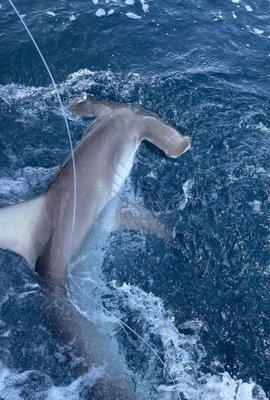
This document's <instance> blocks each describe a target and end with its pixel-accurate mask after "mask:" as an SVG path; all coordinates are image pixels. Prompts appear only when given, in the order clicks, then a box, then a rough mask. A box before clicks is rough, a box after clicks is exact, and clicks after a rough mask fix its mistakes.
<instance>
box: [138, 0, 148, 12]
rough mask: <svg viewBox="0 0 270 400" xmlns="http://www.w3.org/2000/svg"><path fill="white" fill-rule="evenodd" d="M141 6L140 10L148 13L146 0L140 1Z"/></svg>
mask: <svg viewBox="0 0 270 400" xmlns="http://www.w3.org/2000/svg"><path fill="white" fill-rule="evenodd" d="M140 2H141V5H142V10H143V12H145V13H146V12H148V11H149V5H148V4H147V2H146V0H140Z"/></svg>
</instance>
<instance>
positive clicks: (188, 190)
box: [180, 179, 194, 210]
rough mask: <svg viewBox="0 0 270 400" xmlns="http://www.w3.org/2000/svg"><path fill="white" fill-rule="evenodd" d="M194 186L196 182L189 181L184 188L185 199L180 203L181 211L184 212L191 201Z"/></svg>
mask: <svg viewBox="0 0 270 400" xmlns="http://www.w3.org/2000/svg"><path fill="white" fill-rule="evenodd" d="M193 185H194V180H193V179H188V180H187V181H186V182H185V183H184V184H183V186H182V189H183V192H184V199H183V200H182V201H181V203H180V210H183V209H184V208H185V207H186V205H187V203H188V201H189V199H190V198H191V189H192V187H193Z"/></svg>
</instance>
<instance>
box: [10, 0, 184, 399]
mask: <svg viewBox="0 0 270 400" xmlns="http://www.w3.org/2000/svg"><path fill="white" fill-rule="evenodd" d="M8 2H9V4H10V5H11V7H12V8H13V10H14V12H15V13H16V15H17V16H18V18H19V20H20V21H21V23H22V25H23V27H24V28H25V30H26V32H27V34H28V36H29V37H30V39H31V41H32V42H33V44H34V46H35V48H36V50H37V52H38V54H39V56H40V58H41V60H42V62H43V64H44V66H45V68H46V70H47V72H48V75H49V77H50V79H51V82H52V84H53V88H54V90H55V93H56V96H57V99H58V101H59V104H60V109H61V112H62V115H63V118H64V121H65V126H66V130H67V133H68V140H69V147H70V151H71V161H72V170H73V215H72V226H71V235H70V242H69V250H68V266H70V261H71V258H72V241H73V236H74V229H75V218H76V208H77V184H76V175H77V174H76V163H75V157H74V148H73V143H72V138H71V132H70V128H69V124H68V120H67V115H66V111H65V109H64V106H63V103H62V100H61V96H60V94H59V91H58V88H57V85H56V83H55V80H54V77H53V75H52V73H51V70H50V68H49V66H48V64H47V62H46V60H45V58H44V56H43V54H42V52H41V50H40V48H39V46H38V44H37V42H36V40H35V39H34V37H33V35H32V33H31V32H30V30H29V28H28V26H27V25H26V23H25V21H24V19H23V17H22V16H21V14H20V12H19V11H18V9H17V8H16V6H15V4H14V3H13V1H12V0H8ZM68 269H69V268H68ZM69 277H70V279H71V281H72V282H73V284H74V285H75V286H76V287H77V289H78V290H79V291H80V292H81V293H82V294H83V295H84V296H85V297H87V298H88V299H89V300H91V301H92V302H93V303H94V304H96V305H97V306H98V307H100V308H101V309H102V310H103V311H104V312H106V313H108V314H109V315H110V316H112V317H113V318H115V320H116V321H117V322H118V323H119V324H120V325H121V326H122V327H125V328H127V329H128V330H129V331H130V332H132V333H133V334H134V335H135V336H136V337H137V338H138V339H140V340H141V341H142V342H143V343H144V344H145V345H146V346H147V347H148V348H149V349H150V350H151V351H152V353H153V354H154V355H155V356H156V357H157V359H158V360H159V362H160V363H161V365H162V366H163V368H164V370H165V371H166V372H167V373H168V376H169V377H170V378H171V380H172V382H173V383H174V385H175V386H177V384H176V382H175V380H174V379H173V377H172V375H171V373H170V371H169V370H168V368H167V367H166V365H165V363H164V361H163V360H162V358H161V357H160V356H159V354H158V353H157V352H156V350H155V349H154V348H153V347H152V346H151V345H150V344H149V343H148V342H147V341H146V340H144V339H143V337H142V336H140V335H139V334H138V333H137V332H136V331H135V330H134V329H132V328H131V327H130V326H129V325H127V324H126V323H125V322H123V321H122V320H121V319H120V318H118V317H116V316H115V315H114V314H113V313H112V312H111V311H109V310H108V309H107V308H106V307H104V306H103V304H100V303H98V302H97V301H96V300H94V299H93V298H92V297H90V296H89V295H88V294H87V293H85V292H84V291H83V290H82V289H81V288H80V286H79V285H78V284H77V282H76V281H75V279H74V278H73V276H72V275H71V274H69ZM177 395H179V393H177ZM179 399H180V400H181V398H180V396H179Z"/></svg>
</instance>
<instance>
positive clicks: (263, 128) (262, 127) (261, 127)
mask: <svg viewBox="0 0 270 400" xmlns="http://www.w3.org/2000/svg"><path fill="white" fill-rule="evenodd" d="M256 128H257V129H259V130H260V131H261V132H262V133H267V134H268V135H269V134H270V128H268V127H267V126H265V125H264V124H263V123H262V122H260V123H259V124H258V125H257V126H256Z"/></svg>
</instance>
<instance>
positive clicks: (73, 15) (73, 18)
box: [69, 14, 77, 21]
mask: <svg viewBox="0 0 270 400" xmlns="http://www.w3.org/2000/svg"><path fill="white" fill-rule="evenodd" d="M69 19H70V21H75V20H76V19H77V17H76V15H75V14H71V15H70V16H69Z"/></svg>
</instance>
